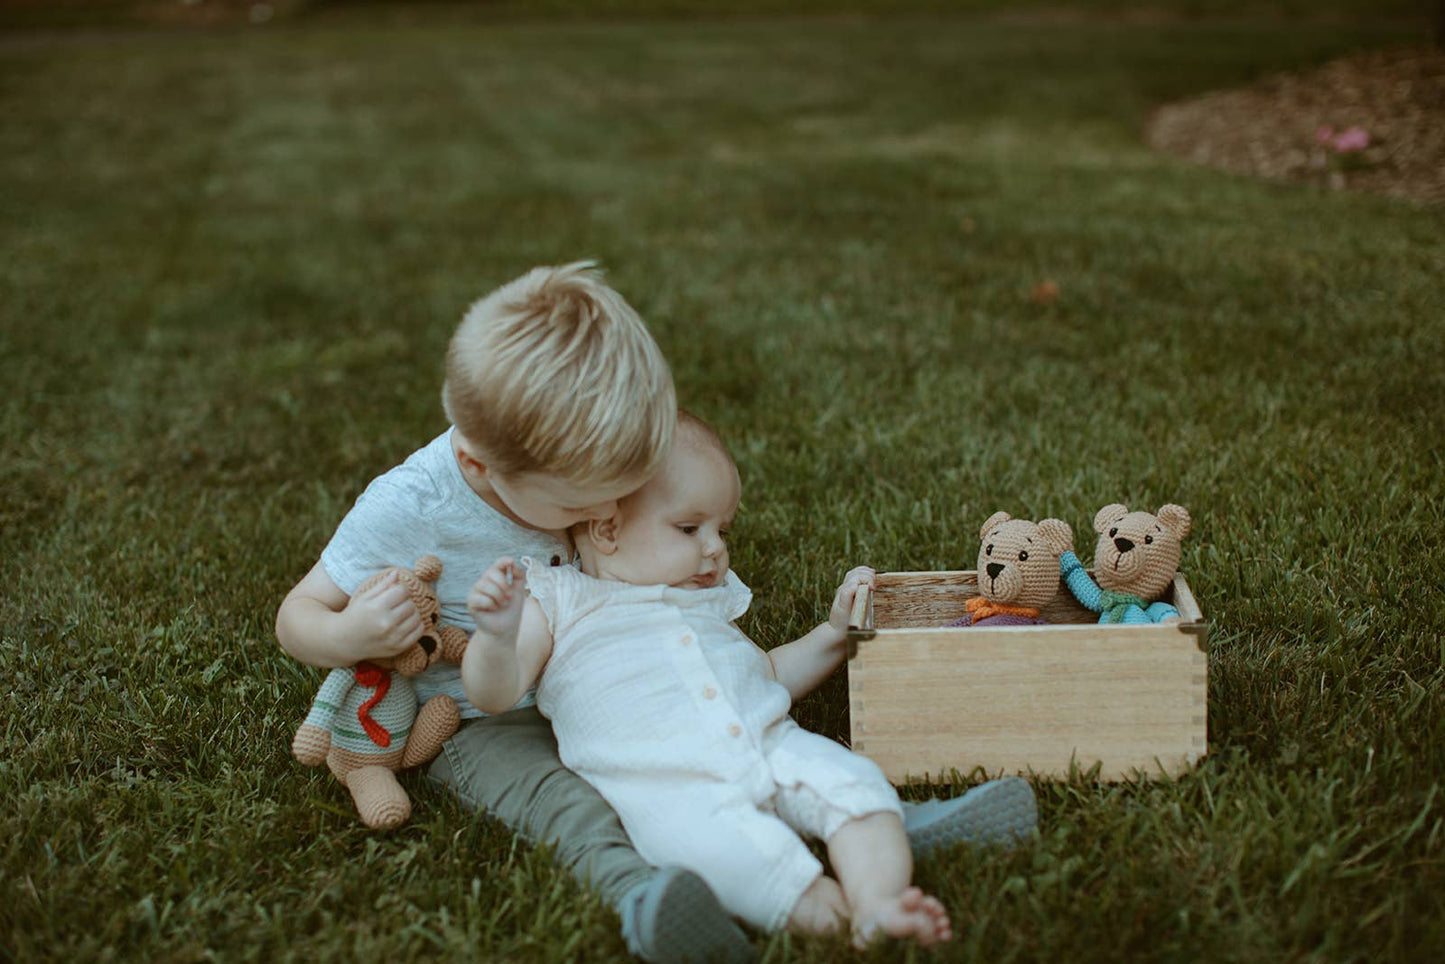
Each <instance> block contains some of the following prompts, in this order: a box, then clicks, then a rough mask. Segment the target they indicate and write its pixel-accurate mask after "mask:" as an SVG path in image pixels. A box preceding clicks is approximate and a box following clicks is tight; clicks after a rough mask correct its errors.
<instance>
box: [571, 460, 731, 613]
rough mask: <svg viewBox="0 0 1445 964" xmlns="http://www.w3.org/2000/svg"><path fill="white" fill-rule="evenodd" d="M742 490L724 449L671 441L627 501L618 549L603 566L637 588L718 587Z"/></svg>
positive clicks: (603, 559) (622, 509)
mask: <svg viewBox="0 0 1445 964" xmlns="http://www.w3.org/2000/svg"><path fill="white" fill-rule="evenodd" d="M739 494H740V485H739V482H738V472H737V468H736V467H734V466H733V464H732V460H731V459H729V458H728V457H727V456H726V455H724V454H723V453H722V452H719V451H718V450H717V449H715V448H713V447H711V446H707V447H697V446H692V445H686V444H679V445H674V446H673V449H672V453H671V454H670V455H669V456H668V459H667V462H666V463H664V465H663V468H662V470H661V471H659V472H658V474H657V475H655V476H653V478H652V479H651V480H650V481H649V482H648V483H647V485H645V486H644V487H643V488H642V490H641V491H640V492H637V493H636V494H635V495H632V496H629V497H628V498H626V499H624V500H622V503H621V504H620V506H619V510H618V511H619V513H620V516H621V525H620V526H619V527H618V529H617V532H616V550H615V551H614V552H612V553H610V554H607V555H605V556H603V557H601V560H600V562H599V569H600V570H601V571H602V574H604V575H606V576H607V577H608V578H612V579H620V580H622V581H624V582H630V583H633V584H635V585H639V586H652V585H657V584H659V583H661V584H664V585H668V586H676V587H678V588H681V589H707V588H710V587H712V586H717V585H721V584H722V581H723V577H724V576H725V575H726V574H727V571H728V548H727V534H728V528H729V527H730V526H731V525H732V521H733V516H734V515H735V514H736V513H737V510H738V497H739Z"/></svg>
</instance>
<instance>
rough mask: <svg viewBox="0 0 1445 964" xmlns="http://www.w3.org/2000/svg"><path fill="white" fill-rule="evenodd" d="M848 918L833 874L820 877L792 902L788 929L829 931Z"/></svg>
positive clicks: (839, 926)
mask: <svg viewBox="0 0 1445 964" xmlns="http://www.w3.org/2000/svg"><path fill="white" fill-rule="evenodd" d="M847 921H848V901H847V900H846V899H845V898H844V897H843V888H841V887H839V886H838V882H837V881H836V880H834V879H833V878H832V877H821V876H820V877H819V878H818V879H817V880H815V881H813V883H812V885H811V886H810V887H809V888H808V889H807V890H805V891H803V896H801V897H799V898H798V902H797V903H796V904H794V905H793V912H792V914H790V915H789V916H788V929H789V930H792V931H799V932H801V933H804V934H831V933H833V932H834V931H836V930H838V929H839V928H841V927H842V926H843V925H844V924H845V923H847Z"/></svg>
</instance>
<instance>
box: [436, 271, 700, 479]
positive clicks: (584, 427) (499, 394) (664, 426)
mask: <svg viewBox="0 0 1445 964" xmlns="http://www.w3.org/2000/svg"><path fill="white" fill-rule="evenodd" d="M442 405H443V407H445V409H446V413H447V417H448V418H449V419H451V422H452V424H453V425H455V426H456V427H457V430H458V431H460V432H461V433H462V435H463V436H465V437H466V438H467V440H468V441H471V442H474V443H476V444H477V445H478V446H480V447H481V449H482V450H483V451H482V454H484V456H485V460H486V461H487V465H488V468H489V469H491V470H493V471H495V472H497V473H498V474H499V475H501V476H503V477H509V476H516V475H518V474H521V473H527V472H537V473H544V474H547V475H553V476H558V477H560V478H562V479H564V480H566V481H568V482H570V483H573V484H580V485H588V484H591V485H606V484H610V483H613V482H619V481H624V480H628V479H634V478H642V477H645V476H647V475H650V474H652V472H653V471H654V470H655V469H656V468H657V467H658V465H659V464H660V463H661V462H662V459H663V458H664V457H665V456H666V454H667V449H668V446H669V445H670V444H671V443H672V434H673V430H674V428H675V427H676V424H677V400H676V396H675V394H674V391H673V386H672V373H671V372H670V371H669V370H668V367H667V362H666V360H664V359H663V357H662V351H661V350H660V349H659V348H658V347H657V343H656V342H655V341H653V340H652V335H651V334H649V333H648V331H647V326H646V325H644V324H643V322H642V319H641V318H640V317H639V316H638V314H637V312H636V311H634V310H633V308H632V306H631V305H629V304H628V303H627V302H626V301H624V300H623V298H622V296H621V295H619V294H618V293H617V292H616V291H614V290H613V289H612V288H610V287H608V286H607V284H605V283H604V282H603V280H602V275H601V272H600V271H598V270H597V268H596V266H595V265H594V264H593V263H592V262H590V261H578V262H574V263H573V264H569V265H564V266H562V267H545V268H533V269H532V270H531V271H528V272H527V273H526V274H524V275H522V277H520V278H517V279H516V280H514V281H510V282H508V283H507V284H504V285H502V286H501V287H500V288H498V289H497V290H496V291H493V292H492V293H491V294H489V295H487V296H486V297H485V298H483V299H481V300H480V301H478V302H477V303H476V304H474V305H472V306H471V308H469V309H468V310H467V313H466V315H465V316H463V318H462V321H461V323H460V324H459V325H458V326H457V330H456V333H455V334H454V335H453V336H452V341H451V345H450V347H449V348H448V349H447V360H446V382H445V384H444V385H443V387H442Z"/></svg>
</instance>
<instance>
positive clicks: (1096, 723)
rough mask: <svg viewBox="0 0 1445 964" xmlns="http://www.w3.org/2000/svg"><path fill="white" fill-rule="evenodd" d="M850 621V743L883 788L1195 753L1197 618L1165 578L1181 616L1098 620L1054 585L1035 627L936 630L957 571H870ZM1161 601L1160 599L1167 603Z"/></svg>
mask: <svg viewBox="0 0 1445 964" xmlns="http://www.w3.org/2000/svg"><path fill="white" fill-rule="evenodd" d="M877 582H878V585H877V588H876V590H874V591H873V592H869V593H860V594H859V596H858V599H857V603H856V604H855V606H854V609H853V618H852V620H851V623H852V625H851V626H850V627H849V662H848V695H849V709H850V713H851V717H852V743H853V749H854V750H856V751H858V752H859V753H862V754H864V755H865V756H867V757H869V758H870V759H872V760H873V761H874V762H875V763H877V764H878V765H879V766H880V767H882V768H883V771H884V772H885V773H886V774H887V775H888V778H889V779H890V780H892V781H893V782H894V783H898V784H902V783H905V782H908V781H910V780H924V781H934V782H943V781H947V780H949V779H950V777H951V774H950V771H952V770H957V771H958V772H959V773H960V774H962V775H964V776H967V775H968V774H970V773H971V772H972V771H973V770H975V769H977V768H982V770H984V771H985V772H986V773H987V774H988V775H990V776H997V775H999V774H1001V773H1002V774H1011V773H1019V774H1024V775H1028V774H1034V775H1037V776H1047V777H1068V776H1069V775H1070V772H1071V771H1076V772H1079V773H1083V774H1086V773H1088V772H1089V771H1090V770H1092V769H1093V768H1094V767H1095V766H1096V765H1097V766H1098V772H1097V776H1098V778H1099V779H1103V780H1110V781H1114V780H1125V779H1133V778H1135V777H1136V776H1138V775H1144V776H1148V777H1153V778H1157V777H1159V776H1160V775H1163V774H1169V775H1175V774H1179V773H1181V772H1183V771H1185V770H1187V769H1188V768H1189V767H1191V766H1192V765H1193V764H1194V763H1195V762H1197V761H1198V760H1199V759H1200V758H1201V757H1202V756H1203V755H1204V753H1205V751H1206V749H1207V743H1206V725H1207V724H1206V704H1205V701H1206V696H1207V692H1208V664H1207V658H1206V656H1205V652H1204V647H1205V640H1206V637H1207V634H1208V624H1207V623H1206V622H1205V621H1204V616H1203V614H1202V613H1201V612H1200V611H1199V605H1198V603H1197V602H1196V601H1195V599H1194V596H1193V594H1192V593H1191V592H1190V591H1189V585H1188V583H1186V582H1185V580H1184V577H1183V576H1182V575H1178V574H1176V575H1175V577H1174V585H1173V587H1172V589H1171V590H1170V593H1171V595H1166V597H1165V600H1166V601H1167V602H1170V603H1171V604H1172V605H1173V606H1174V607H1175V608H1176V609H1178V610H1179V614H1180V617H1181V618H1180V621H1179V622H1177V623H1161V624H1157V625H1147V626H1123V625H1105V626H1101V625H1099V624H1098V622H1097V620H1098V616H1097V615H1096V614H1094V613H1091V612H1088V611H1087V610H1085V609H1084V608H1083V607H1081V606H1079V605H1078V603H1077V602H1076V601H1075V600H1074V598H1073V597H1072V596H1071V595H1069V593H1068V590H1067V589H1065V588H1064V587H1063V585H1062V583H1060V591H1059V594H1058V595H1057V596H1056V597H1055V600H1054V603H1053V604H1051V606H1050V607H1049V608H1047V609H1045V610H1044V612H1043V616H1044V618H1046V619H1050V620H1053V621H1054V624H1053V625H1048V626H1008V627H998V628H991V627H988V626H983V627H979V628H967V629H963V628H955V629H949V628H941V627H943V626H944V624H946V623H948V622H949V621H950V620H953V619H956V618H958V617H959V616H961V615H963V613H964V602H965V600H966V599H968V598H969V597H970V596H975V595H977V594H978V577H977V574H976V573H975V572H973V571H967V572H890V573H879V575H878V580H877ZM1171 597H1172V598H1171Z"/></svg>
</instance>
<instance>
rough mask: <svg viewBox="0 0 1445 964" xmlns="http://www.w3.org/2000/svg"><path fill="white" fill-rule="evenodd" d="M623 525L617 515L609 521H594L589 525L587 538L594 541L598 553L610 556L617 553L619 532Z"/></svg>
mask: <svg viewBox="0 0 1445 964" xmlns="http://www.w3.org/2000/svg"><path fill="white" fill-rule="evenodd" d="M621 523H622V520H621V519H620V518H619V517H618V516H616V515H614V516H612V517H611V518H608V519H593V520H592V521H590V522H588V523H587V538H589V539H591V540H592V544H593V545H594V546H596V547H597V551H598V552H600V553H602V554H603V555H604V556H610V555H612V554H613V553H614V552H616V551H617V530H618V529H619V528H620V527H621Z"/></svg>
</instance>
